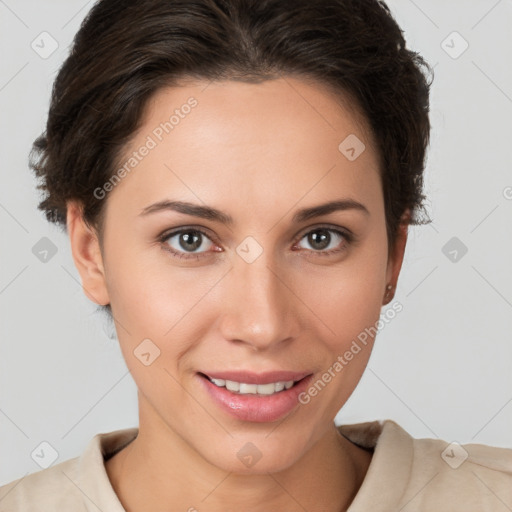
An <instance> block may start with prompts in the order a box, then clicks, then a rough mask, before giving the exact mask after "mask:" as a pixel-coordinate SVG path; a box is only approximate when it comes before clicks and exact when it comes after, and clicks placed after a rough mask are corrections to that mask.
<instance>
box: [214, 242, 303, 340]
mask: <svg viewBox="0 0 512 512" xmlns="http://www.w3.org/2000/svg"><path fill="white" fill-rule="evenodd" d="M243 248H244V246H243V244H241V245H240V247H239V250H240V249H241V250H242V252H240V254H242V256H240V255H238V254H237V255H236V256H235V259H234V263H233V269H232V271H231V272H230V277H229V280H230V281H229V286H228V296H227V297H226V298H225V300H226V304H225V307H224V322H223V329H224V332H223V335H224V336H225V338H226V339H228V340H232V341H235V340H237V341H241V342H245V343H248V344H250V345H252V346H253V348H254V349H255V350H256V349H260V350H261V349H264V348H268V347H270V346H271V345H273V344H276V343H279V342H280V341H283V340H285V339H288V338H290V337H293V336H295V335H296V331H295V325H294V322H293V315H292V307H293V304H291V297H292V294H291V292H290V291H289V290H288V289H287V287H286V286H285V284H284V283H283V281H284V282H286V278H285V276H281V275H280V271H279V270H278V269H276V265H275V262H274V261H273V257H272V251H270V250H268V251H267V250H263V251H262V252H261V254H260V255H259V256H258V257H257V258H256V259H255V260H253V261H251V259H250V258H247V257H246V255H245V254H244V252H243ZM246 248H247V246H246ZM251 250H254V247H252V248H250V249H249V252H250V251H251Z"/></svg>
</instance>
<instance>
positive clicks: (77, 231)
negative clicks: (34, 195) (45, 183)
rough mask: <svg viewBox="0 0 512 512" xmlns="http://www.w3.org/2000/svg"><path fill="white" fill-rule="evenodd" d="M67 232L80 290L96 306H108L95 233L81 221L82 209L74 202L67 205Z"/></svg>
mask: <svg viewBox="0 0 512 512" xmlns="http://www.w3.org/2000/svg"><path fill="white" fill-rule="evenodd" d="M66 223H67V231H68V234H69V240H70V242H71V253H72V255H73V260H74V262H75V266H76V268H77V269H78V272H79V274H80V277H81V278H82V289H83V291H84V293H85V295H86V296H87V298H88V299H90V300H92V301H93V302H95V303H96V304H100V305H103V306H104V305H106V304H109V302H110V299H109V296H108V291H107V286H106V279H105V269H104V265H103V257H102V254H101V250H100V244H99V240H98V237H97V234H96V232H95V231H94V230H93V229H91V228H90V227H89V226H88V225H87V224H86V222H85V221H84V219H83V216H82V207H81V205H80V204H79V203H77V202H75V201H69V202H68V203H67V218H66Z"/></svg>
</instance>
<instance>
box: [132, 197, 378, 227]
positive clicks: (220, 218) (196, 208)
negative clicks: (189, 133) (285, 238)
mask: <svg viewBox="0 0 512 512" xmlns="http://www.w3.org/2000/svg"><path fill="white" fill-rule="evenodd" d="M340 210H341V211H343V210H357V211H360V212H362V213H364V214H365V215H370V212H369V211H368V209H367V208H366V206H364V204H362V203H360V202H358V201H355V200H354V199H340V200H336V201H329V202H328V203H324V204H319V205H317V206H312V207H309V208H302V209H301V210H297V211H296V212H295V214H294V215H293V218H292V220H293V222H295V223H300V222H304V221H306V220H310V219H313V218H315V217H321V216H322V215H328V214H329V213H333V212H335V211H340ZM162 211H175V212H178V213H183V214H185V215H191V216H193V217H200V218H202V219H207V220H213V221H216V222H220V223H221V224H226V225H229V226H231V225H233V223H234V220H233V217H231V215H229V214H227V213H224V212H222V211H220V210H217V209H216V208H212V207H211V206H201V205H198V204H194V203H188V202H186V201H171V200H169V199H165V200H163V201H158V202H157V203H154V204H151V205H149V206H147V207H146V208H144V209H143V210H142V211H141V213H140V214H139V216H146V215H149V214H152V213H156V212H162Z"/></svg>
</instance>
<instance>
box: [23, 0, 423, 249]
mask: <svg viewBox="0 0 512 512" xmlns="http://www.w3.org/2000/svg"><path fill="white" fill-rule="evenodd" d="M426 70H429V71H430V73H431V74H433V73H432V69H431V68H430V67H429V66H428V64H427V63H426V62H425V61H424V59H423V58H422V57H421V56H420V55H419V54H418V53H416V52H413V51H411V50H408V49H406V46H405V40H404V37H403V34H402V31H401V29H400V28H399V26H398V25H397V23H396V21H395V20H394V18H393V17H392V15H391V13H390V11H389V8H388V7H387V6H386V4H385V3H384V2H383V1H379V0H314V1H311V0H101V1H98V2H96V4H95V5H94V6H93V8H92V9H91V11H90V12H89V13H88V15H87V17H86V18H85V20H84V21H83V22H82V25H81V27H80V30H79V31H78V33H77V34H76V36H75V39H74V41H73V45H72V48H71V52H70V54H69V56H68V58H67V59H66V61H65V62H64V64H63V65H62V67H61V69H60V71H59V73H58V76H57V78H56V80H55V83H54V86H53V90H52V97H51V104H50V108H49V114H48V121H47V125H46V130H45V132H44V133H43V134H42V135H41V136H40V137H39V138H37V140H36V141H35V142H34V146H33V148H32V152H31V155H30V165H31V168H32V169H33V170H34V172H35V174H36V176H37V177H38V178H40V180H41V183H40V184H39V185H38V188H39V189H42V190H43V191H44V193H45V197H44V198H43V199H42V201H41V202H40V204H39V209H41V210H43V211H44V212H45V214H46V217H47V219H48V220H49V221H51V222H55V223H59V224H61V225H62V226H63V227H64V230H65V229H66V202H67V201H68V200H70V199H75V200H79V202H80V203H81V204H82V206H83V217H84V220H85V221H86V222H87V223H88V224H89V225H91V226H94V227H95V228H96V229H97V230H98V232H99V233H100V235H101V233H102V214H103V212H104V208H103V207H104V205H105V201H103V200H102V199H98V198H97V197H96V196H95V194H94V193H93V191H94V190H95V189H97V187H101V186H102V185H103V184H104V183H106V182H107V181H108V180H109V179H110V178H111V176H112V175H113V174H114V172H115V170H116V165H117V160H118V157H119V156H120V155H121V152H122V150H123V148H124V147H125V146H126V144H127V142H128V141H129V140H130V137H131V136H132V135H133V134H134V133H135V131H136V130H137V128H138V127H139V125H140V123H141V119H142V114H143V111H144V108H145V105H146V103H147V100H148V99H149V98H150V97H151V96H152V95H153V94H154V93H155V92H156V91H157V90H158V89H159V88H161V87H163V86H168V85H173V84H175V83H177V82H178V80H179V79H180V78H188V77H190V78H198V79H207V80H226V79H237V80H245V81H262V80H266V79H271V78H277V77H279V76H281V75H283V76H286V75H287V74H288V75H291V74H293V75H295V76H297V75H298V76H303V77H309V78H313V79H314V80H316V81H318V82H320V83H323V84H325V85H327V86H329V88H330V89H331V90H334V91H338V92H339V94H340V97H343V96H344V95H345V97H349V98H352V99H354V100H355V102H356V104H357V107H358V109H359V111H360V112H361V113H362V114H363V116H364V117H365V119H366V120H367V122H368V125H369V126H370V127H371V130H372V133H373V135H374V137H375V140H376V141H377V143H378V152H379V158H380V161H381V167H382V168H381V178H382V186H383V195H384V203H385V215H386V228H387V234H388V240H389V242H390V245H391V244H392V243H393V242H394V240H395V235H396V231H397V228H398V225H399V222H400V218H401V216H402V214H403V213H404V212H405V210H406V209H407V208H409V209H410V210H411V213H412V217H411V219H410V221H409V222H410V223H411V224H420V223H425V221H422V220H420V217H419V215H418V213H419V211H420V210H423V211H424V205H423V201H424V200H425V196H424V195H423V193H422V189H423V172H424V164H425V154H426V148H427V145H428V142H429V136H430V121H429V116H428V112H429V88H430V85H431V81H430V82H429V81H428V80H427V78H428V77H427V75H426V74H425V71H426ZM428 222H429V221H428Z"/></svg>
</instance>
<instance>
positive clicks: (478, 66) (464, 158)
mask: <svg viewBox="0 0 512 512" xmlns="http://www.w3.org/2000/svg"><path fill="white" fill-rule="evenodd" d="M389 5H390V7H391V9H392V11H393V13H394V15H395V16H396V18H397V21H398V22H399V24H400V25H401V27H402V28H403V29H404V32H405V36H406V40H407V43H408V47H410V48H412V49H414V50H416V51H419V52H420V53H421V54H422V55H423V56H424V57H425V58H426V59H427V60H428V61H429V63H430V64H431V65H432V66H435V68H434V69H435V79H434V85H433V88H432V97H431V102H432V103H431V121H432V126H433V128H432V141H431V146H430V150H429V156H428V163H427V171H426V192H427V194H428V196H429V198H430V203H429V212H430V216H431V218H432V219H433V224H432V225H428V226H420V227H413V228H411V231H410V235H409V243H408V248H407V251H406V256H405V261H404V265H403V269H402V274H401V277H400V280H399V283H398V290H397V293H396V295H395V301H399V302H400V303H401V304H402V305H403V311H402V312H400V313H399V314H398V315H397V316H396V317H395V318H394V319H393V321H391V322H389V323H387V324H386V325H385V327H384V328H383V329H382V331H381V332H380V333H379V335H378V338H377V343H376V346H375V349H374V352H373V354H372V356H371V359H370V362H369V366H368V368H367V370H366V373H365V374H364V376H363V378H362V380H361V382H360V384H359V386H358V388H357V389H356V391H355V392H354V394H353V395H352V396H351V398H350V400H349V401H348V403H347V404H346V405H345V407H344V408H343V410H342V411H341V412H340V413H339V415H338V417H337V419H336V421H337V423H353V422H360V421H367V420H374V419H384V418H391V419H394V420H395V421H397V422H398V423H399V424H400V425H401V426H402V427H403V428H405V429H406V430H407V431H409V432H410V433H411V435H413V436H414V437H432V438H442V439H445V440H447V441H448V442H452V441H457V442H460V443H484V444H492V445H496V446H508V447H511V446H512V334H511V333H512V269H511V264H512V168H511V161H512V128H511V118H512V70H511V66H510V62H511V61H512V59H511V58H512V39H511V36H510V26H511V25H512V2H511V1H510V0H501V1H496V0H475V1H472V2H467V1H463V0H459V1H450V2H447V1H441V0H435V1H434V0H429V1H421V5H420V2H419V0H418V1H416V2H413V1H411V0H393V1H390V2H389ZM91 6H92V2H84V1H83V0H65V1H64V0H54V1H46V2H42V1H36V0H23V1H16V2H15V1H14V0H0V38H1V50H2V66H1V69H0V105H1V112H2V115H1V137H0V150H1V152H0V154H1V155H2V159H1V166H0V229H1V232H0V240H1V244H2V245H1V251H0V258H1V259H0V265H1V267H0V312H1V324H0V329H1V331H0V343H1V357H0V432H1V436H0V461H1V462H0V464H1V466H0V484H4V483H7V482H9V481H11V480H13V479H15V478H19V477H21V476H23V475H25V474H27V473H29V472H33V471H36V470H39V469H41V467H42V466H41V465H38V462H39V464H48V463H49V462H50V461H51V460H50V459H47V460H46V461H42V462H41V461H37V457H35V456H34V458H32V457H33V456H31V454H33V453H34V451H35V452H36V453H40V452H41V446H42V447H43V448H45V450H44V451H45V453H46V454H47V457H50V458H52V457H51V455H52V454H55V456H56V457H57V458H56V459H55V461H54V462H53V463H54V464H55V463H58V462H61V461H63V460H66V459H68V458H70V457H74V456H76V455H78V454H80V453H81V452H82V451H83V449H84V448H85V446H86V444H87V443H88V442H89V440H90V439H91V437H92V436H93V435H95V434H96V433H98V432H107V431H110V430H115V429H120V428H126V427H131V426H136V425H137V423H138V422H137V401H136V387H135V384H134V383H133V380H132V378H131V376H130V374H129V373H128V371H127V368H126V365H125V364H124V361H123V359H122V356H121V353H120V351H119V349H118V345H117V342H116V339H115V337H112V330H111V328H110V326H109V324H108V322H107V321H106V319H105V317H103V316H101V315H100V314H98V313H96V312H95V311H96V305H95V304H93V303H92V302H90V301H89V300H88V299H87V298H86V297H85V295H84V294H83V292H82V289H81V284H80V279H79V275H78V272H77V271H76V269H75V267H74V263H73V260H72V258H71V253H70V248H69V241H68V238H67V236H65V235H64V234H62V233H61V232H60V231H59V229H58V228H57V227H54V226H52V225H49V224H48V223H47V222H46V220H45V218H44V216H43V214H42V212H40V211H38V210H37V207H36V206H37V202H38V199H39V198H38V192H37V191H36V188H35V184H36V182H35V178H34V177H33V176H32V173H31V171H30V170H29V168H28V164H27V158H28V153H29V150H30V147H31V144H32V142H33V140H34V139H35V138H36V137H37V135H39V133H40V132H41V131H42V130H43V128H44V123H45V115H46V113H47V108H48V102H49V96H50V90H51V85H52V81H53V79H54V78H55V76H56V72H57V70H58V68H59V66H60V65H61V63H62V62H63V60H64V58H65V56H66V54H67V51H68V47H69V44H70V42H71V40H72V37H73V36H74V34H75V33H76V31H77V29H78V27H79V24H80V22H81V21H82V19H83V17H84V16H85V14H86V13H87V11H88V10H89V9H90V8H91ZM42 32H47V33H48V34H50V36H48V35H42V36H41V35H40V34H41V33H42ZM453 32H457V34H453ZM41 38H45V39H44V41H45V44H44V51H47V52H49V51H50V50H51V49H52V47H51V44H52V40H55V41H56V43H57V44H58V48H57V49H56V51H54V53H52V54H51V55H49V56H47V55H43V56H41V55H40V53H41V52H42V51H43V48H41V47H42V46H43V44H42V43H41ZM33 41H35V43H34V46H35V45H36V44H39V50H38V51H39V53H37V52H36V51H35V50H34V49H33V47H32V46H31V45H32V42H33ZM466 44H467V45H468V47H467V49H465V47H466ZM464 49H465V51H464V52H462V50H464ZM43 57H46V58H43ZM43 237H47V238H48V239H50V240H51V241H52V243H53V244H54V245H55V248H56V253H55V254H54V255H53V256H52V257H49V259H48V261H46V262H42V261H40V259H39V258H38V257H36V254H37V251H36V250H35V249H34V250H33V248H34V246H35V247H36V248H37V247H38V246H37V245H36V244H38V243H41V242H40V240H41V239H42V238H43ZM454 237H455V239H454ZM447 244H448V245H447ZM463 247H466V248H467V252H466V253H465V254H464V249H463ZM454 250H455V251H456V253H454V252H453V251H454ZM34 253H36V254H34ZM455 256H456V259H455V261H454V258H455ZM384 313H385V308H383V314H384ZM42 442H46V443H49V444H50V445H51V448H50V447H48V445H41V443H42ZM52 450H54V451H55V452H53V451H52ZM36 461H37V462H36Z"/></svg>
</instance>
